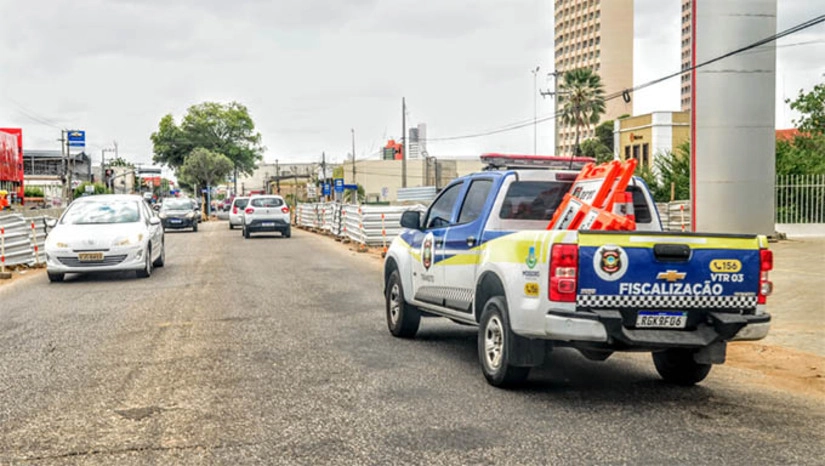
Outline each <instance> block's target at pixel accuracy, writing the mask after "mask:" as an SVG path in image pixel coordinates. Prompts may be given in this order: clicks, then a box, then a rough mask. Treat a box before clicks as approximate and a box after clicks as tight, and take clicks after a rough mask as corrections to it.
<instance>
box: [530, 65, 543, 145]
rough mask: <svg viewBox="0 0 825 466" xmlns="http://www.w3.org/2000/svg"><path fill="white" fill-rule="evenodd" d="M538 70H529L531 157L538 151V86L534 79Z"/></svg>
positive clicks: (538, 67) (539, 67)
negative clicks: (531, 118) (530, 78)
mask: <svg viewBox="0 0 825 466" xmlns="http://www.w3.org/2000/svg"><path fill="white" fill-rule="evenodd" d="M539 69H541V66H536V69H534V70H530V72H531V73H533V155H536V153H537V151H538V149H537V147H538V118H539V110H538V108H539V107H538V105H539V104H538V84H537V81H536V78H537V76H538V73H539Z"/></svg>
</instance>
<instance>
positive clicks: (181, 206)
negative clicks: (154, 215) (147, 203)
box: [160, 199, 194, 210]
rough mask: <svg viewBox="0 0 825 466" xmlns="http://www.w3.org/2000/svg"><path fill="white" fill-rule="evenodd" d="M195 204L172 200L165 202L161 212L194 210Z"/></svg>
mask: <svg viewBox="0 0 825 466" xmlns="http://www.w3.org/2000/svg"><path fill="white" fill-rule="evenodd" d="M193 207H194V204H193V203H192V201H190V200H187V199H170V200H167V201H163V205H162V206H161V207H160V210H192V209H193Z"/></svg>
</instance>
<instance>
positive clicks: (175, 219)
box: [172, 218, 183, 223]
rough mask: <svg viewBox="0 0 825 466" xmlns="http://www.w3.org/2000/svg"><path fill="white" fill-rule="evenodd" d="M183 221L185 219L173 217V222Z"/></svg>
mask: <svg viewBox="0 0 825 466" xmlns="http://www.w3.org/2000/svg"><path fill="white" fill-rule="evenodd" d="M182 221H183V220H181V219H179V218H173V219H172V223H181V222H182Z"/></svg>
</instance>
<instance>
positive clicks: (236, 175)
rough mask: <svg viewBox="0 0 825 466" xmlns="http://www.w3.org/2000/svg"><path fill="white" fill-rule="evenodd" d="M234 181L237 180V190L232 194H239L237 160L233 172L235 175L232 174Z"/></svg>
mask: <svg viewBox="0 0 825 466" xmlns="http://www.w3.org/2000/svg"><path fill="white" fill-rule="evenodd" d="M232 181H234V182H235V190H234V191H233V192H232V194H234V195H235V196H237V195H238V164H237V162H236V163H235V169H234V173H233V176H232Z"/></svg>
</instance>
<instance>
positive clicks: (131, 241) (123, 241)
mask: <svg viewBox="0 0 825 466" xmlns="http://www.w3.org/2000/svg"><path fill="white" fill-rule="evenodd" d="M142 241H143V235H142V234H138V235H134V236H132V235H129V236H118V237H117V238H115V240H114V241H112V246H131V245H137V244H140V243H141V242H142Z"/></svg>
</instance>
